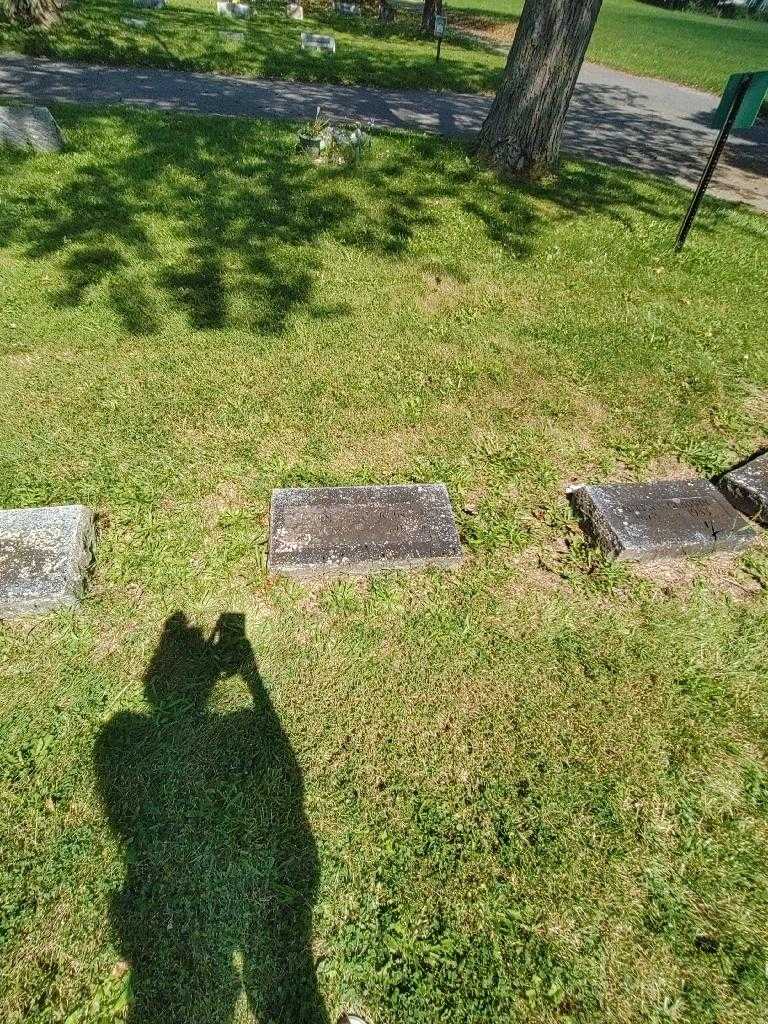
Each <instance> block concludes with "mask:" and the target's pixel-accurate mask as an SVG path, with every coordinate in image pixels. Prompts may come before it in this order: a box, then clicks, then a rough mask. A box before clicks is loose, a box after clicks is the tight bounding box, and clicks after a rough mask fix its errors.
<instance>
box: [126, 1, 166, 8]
mask: <svg viewBox="0 0 768 1024" xmlns="http://www.w3.org/2000/svg"><path fill="white" fill-rule="evenodd" d="M133 6H134V7H145V8H146V9H147V10H150V11H161V10H162V9H163V8H164V7H165V0H133Z"/></svg>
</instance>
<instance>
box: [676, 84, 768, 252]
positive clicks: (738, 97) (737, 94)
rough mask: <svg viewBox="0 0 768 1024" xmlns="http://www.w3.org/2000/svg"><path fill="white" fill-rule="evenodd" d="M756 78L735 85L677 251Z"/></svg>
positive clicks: (683, 228)
mask: <svg viewBox="0 0 768 1024" xmlns="http://www.w3.org/2000/svg"><path fill="white" fill-rule="evenodd" d="M754 77H755V76H754V75H753V74H745V75H740V76H739V80H738V82H736V83H735V88H734V91H733V99H732V100H731V105H730V108H728V112H727V113H726V115H725V118H724V120H723V123H722V126H721V128H720V132H719V133H718V136H717V139H716V140H715V144H714V146H713V147H712V152H711V153H710V154H709V160H707V165H706V167H705V168H704V171H703V173H702V175H701V178H700V180H699V184H698V185H697V186H696V191H695V192H694V193H693V199H692V200H691V205H690V206H689V207H688V212H687V213H686V215H685V217H684V218H683V223H682V224H681V225H680V231H679V233H678V236H677V241H676V242H675V251H676V252H680V250H681V249H682V248H683V246H684V245H685V240H686V238H687V237H688V232H689V231H690V230H691V226H692V224H693V222H694V219H695V218H696V214H697V213H698V212H699V207H700V206H701V201H702V199H703V198H704V193H705V192H706V191H707V188H708V186H709V183H710V181H711V180H712V175H713V174H714V172H715V168H716V167H717V162H718V160H719V159H720V155H721V154H722V152H723V148H724V146H725V144H726V142H727V141H728V136H729V135H730V134H731V129H732V128H733V125H734V122H735V121H736V118H737V117H738V116H739V111H740V110H741V105H742V103H743V102H744V97H745V96H746V95H747V93H748V92H749V88H750V86H751V85H752V80H753V78H754Z"/></svg>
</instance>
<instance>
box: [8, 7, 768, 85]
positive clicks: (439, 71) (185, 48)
mask: <svg viewBox="0 0 768 1024" xmlns="http://www.w3.org/2000/svg"><path fill="white" fill-rule="evenodd" d="M522 6H523V5H522V0H461V3H460V4H457V5H456V7H453V6H452V5H449V11H448V13H449V21H453V22H454V24H457V25H458V24H459V23H460V22H461V21H462V20H463V19H465V16H466V15H471V16H473V17H476V16H481V17H483V16H487V18H488V19H489V20H490V21H491V22H493V21H495V20H499V19H501V20H504V19H509V20H511V21H514V20H515V19H516V18H517V17H518V16H519V14H520V11H521V10H522ZM329 7H330V3H329V4H325V3H317V4H313V3H308V5H306V7H305V10H306V13H307V17H306V18H305V21H304V22H303V23H299V22H294V21H291V20H289V19H288V18H287V17H286V16H285V12H284V8H285V5H284V4H282V3H275V2H270V3H266V4H261V3H258V4H255V5H254V12H255V15H254V17H253V18H252V19H251V20H250V21H249V22H248V23H246V22H242V21H238V22H230V21H229V20H228V19H225V18H221V17H219V16H217V15H216V14H215V13H214V12H215V4H214V2H213V0H169V3H168V6H167V8H166V9H165V10H163V11H143V10H137V9H136V8H134V7H133V6H132V4H131V3H130V2H129V0H74V2H73V3H72V4H71V5H70V6H68V7H67V8H66V9H65V13H64V17H63V20H62V22H61V23H60V24H59V25H58V26H56V27H55V28H53V29H52V30H51V31H50V32H48V33H45V32H40V31H35V30H32V31H23V30H21V29H19V28H17V27H13V26H10V25H8V24H7V22H6V23H3V22H2V21H0V46H2V47H4V48H6V49H14V50H17V51H20V52H23V53H31V54H39V55H46V56H51V57H59V58H64V59H70V60H97V61H103V62H108V63H114V64H140V65H152V66H159V67H171V68H182V69H189V70H200V71H220V72H226V73H232V74H240V75H253V76H256V77H259V76H266V77H269V78H288V79H296V80H300V81H309V82H314V81H317V82H336V83H348V84H352V83H360V84H365V85H377V86H382V87H390V88H428V89H450V90H453V91H458V92H493V91H495V88H496V84H497V81H498V77H499V74H500V72H501V69H502V67H503V63H504V56H503V54H499V53H493V52H488V51H487V50H486V49H483V48H482V47H479V46H474V45H473V44H472V43H471V42H468V41H467V40H465V39H458V38H456V37H453V38H452V39H449V40H448V41H447V43H446V45H445V46H444V47H443V51H442V58H441V60H440V63H439V64H436V63H435V59H434V56H435V47H434V43H433V42H432V41H431V40H424V39H422V38H421V37H420V36H419V35H418V32H417V22H416V20H415V19H414V18H412V17H409V16H407V15H405V14H402V13H401V14H399V15H398V16H397V19H396V22H395V23H394V24H393V25H382V24H380V23H379V21H378V20H377V18H376V17H375V5H371V6H369V7H366V16H365V17H364V18H361V19H357V18H345V17H341V16H337V15H335V14H333V13H332V12H331V11H330V10H329ZM124 17H141V18H146V19H147V22H148V26H147V28H146V29H145V30H137V29H135V28H132V27H129V26H127V25H124V24H123V23H122V21H121V19H122V18H124ZM231 29H235V30H240V29H242V30H244V31H245V32H246V41H245V44H244V45H242V46H241V47H239V48H235V46H234V45H233V44H232V43H231V42H227V41H226V40H222V39H220V38H219V34H218V33H219V31H220V30H231ZM302 30H305V31H317V32H331V33H333V35H335V36H336V40H337V46H338V49H337V52H336V54H335V56H327V55H310V54H308V53H306V52H302V50H301V49H300V48H299V34H300V32H301V31H302ZM510 31H511V29H510ZM588 59H590V60H593V61H596V62H598V63H601V64H607V65H609V66H611V67H615V68H621V69H623V70H626V71H631V72H635V73H638V74H641V75H651V76H655V77H659V78H665V79H668V80H669V81H671V82H680V83H683V84H685V85H692V86H696V87H698V88H701V89H707V90H709V91H711V92H715V93H717V92H720V91H721V90H722V87H723V85H724V83H725V80H726V78H727V77H728V75H729V74H730V73H731V72H734V71H744V70H755V69H759V68H765V67H766V66H768V21H756V20H747V19H744V18H738V19H724V18H712V17H710V16H707V15H703V14H701V15H700V14H692V13H687V12H682V11H667V10H663V9H661V8H659V7H654V6H652V5H650V4H645V3H641V2H639V0H604V3H603V7H602V11H601V14H600V17H599V18H598V22H597V26H596V28H595V33H594V36H593V39H592V43H591V46H590V48H589V53H588Z"/></svg>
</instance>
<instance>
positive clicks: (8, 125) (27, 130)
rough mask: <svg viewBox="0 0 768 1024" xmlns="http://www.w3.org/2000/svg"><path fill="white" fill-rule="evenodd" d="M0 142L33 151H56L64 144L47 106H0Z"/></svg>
mask: <svg viewBox="0 0 768 1024" xmlns="http://www.w3.org/2000/svg"><path fill="white" fill-rule="evenodd" d="M0 144H5V145H8V146H12V147H13V148H14V149H31V150H33V151H34V152H35V153H58V152H59V151H60V150H61V147H62V145H63V144H64V142H63V139H62V136H61V132H60V131H59V126H58V125H57V124H56V122H55V121H54V119H53V115H52V114H51V112H50V110H49V109H48V108H47V107H26V106H21V107H0Z"/></svg>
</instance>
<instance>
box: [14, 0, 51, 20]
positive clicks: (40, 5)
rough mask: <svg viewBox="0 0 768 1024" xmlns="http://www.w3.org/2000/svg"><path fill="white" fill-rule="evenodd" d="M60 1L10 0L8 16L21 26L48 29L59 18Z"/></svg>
mask: <svg viewBox="0 0 768 1024" xmlns="http://www.w3.org/2000/svg"><path fill="white" fill-rule="evenodd" d="M60 12H61V4H60V3H59V0H8V16H9V17H10V19H11V21H15V22H19V23H20V24H21V25H27V26H31V25H39V26H42V27H46V26H48V25H50V24H52V23H53V22H54V21H56V19H57V18H58V17H59V14H60Z"/></svg>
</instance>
